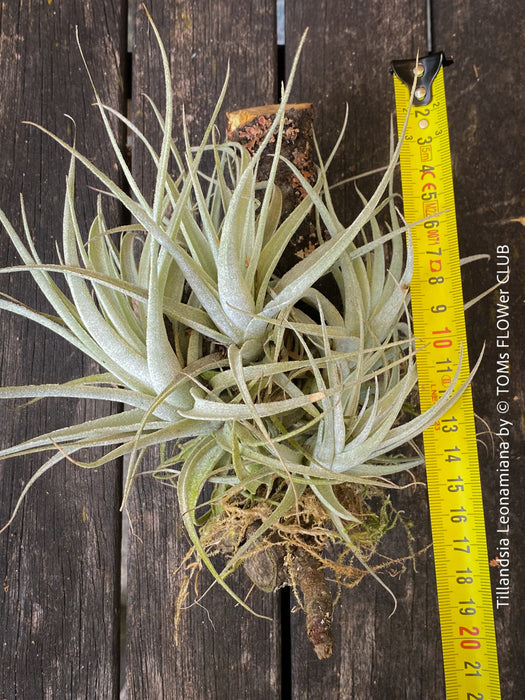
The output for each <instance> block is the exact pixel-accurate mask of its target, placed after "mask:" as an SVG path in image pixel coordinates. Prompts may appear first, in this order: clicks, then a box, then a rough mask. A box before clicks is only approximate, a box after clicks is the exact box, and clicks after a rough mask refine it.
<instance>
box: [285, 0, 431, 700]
mask: <svg viewBox="0 0 525 700" xmlns="http://www.w3.org/2000/svg"><path fill="white" fill-rule="evenodd" d="M286 8H287V14H286V55H287V59H286V63H287V67H288V68H289V66H290V62H291V59H292V56H293V53H294V51H295V48H296V46H297V43H298V39H299V37H300V35H301V33H302V32H303V30H304V28H305V27H306V26H309V28H310V29H309V35H308V39H307V44H306V45H305V48H304V56H303V57H302V59H301V64H300V68H299V73H298V76H297V79H296V81H295V87H294V92H293V97H294V99H295V100H308V101H312V102H313V103H314V105H315V110H316V116H315V121H314V128H315V131H316V135H317V137H318V140H319V142H320V148H321V152H322V154H323V155H324V157H326V156H327V155H328V154H329V152H330V149H331V147H332V145H333V143H334V141H335V138H336V134H337V133H338V131H339V129H340V125H341V124H342V121H343V116H344V110H345V102H348V105H349V126H348V128H347V132H346V136H345V139H344V141H343V145H342V149H341V152H340V154H339V155H338V156H337V158H336V159H335V161H334V164H333V166H332V167H331V173H330V174H331V181H332V182H337V181H338V180H340V179H343V178H347V177H351V176H353V175H356V174H359V173H361V172H365V171H368V170H371V169H373V168H377V167H380V166H381V165H384V164H385V163H386V162H387V160H388V152H389V135H390V125H389V121H390V114H391V113H392V111H393V109H394V96H393V87H392V78H391V76H390V74H389V64H390V61H391V60H392V59H394V58H402V57H406V56H412V55H414V56H415V54H416V51H417V50H418V49H420V50H421V51H422V52H424V51H425V49H426V14H425V2H421V1H419V2H418V1H412V0H409V1H407V2H398V3H395V5H389V6H388V8H386V7H385V6H384V5H383V4H381V3H374V4H370V3H369V4H366V5H364V4H362V3H357V2H351V3H345V4H344V5H340V6H337V8H336V7H335V3H333V2H318V1H316V2H287V3H286ZM377 182H378V176H377V175H376V176H375V177H371V178H366V179H365V180H363V181H360V182H359V187H360V189H362V190H363V191H364V192H365V194H369V193H370V192H371V191H372V188H373V186H374V185H375V184H376V183H377ZM335 192H336V208H337V211H338V212H340V216H341V217H342V219H343V221H347V222H349V221H350V220H351V218H353V217H355V215H356V212H357V211H358V210H359V208H360V204H359V200H358V199H357V197H356V195H355V192H354V191H353V185H350V186H347V187H346V188H341V190H340V191H337V190H336V191H335ZM420 476H421V478H423V477H424V473H421V474H420ZM392 501H393V502H394V504H395V506H396V507H397V508H399V509H402V510H404V511H405V513H406V515H407V517H409V518H410V520H412V521H413V533H414V535H415V537H416V540H415V542H413V543H412V544H413V546H414V549H415V550H416V551H418V550H420V549H423V548H424V547H425V546H426V545H427V544H428V543H429V542H430V541H431V534H430V526H429V519H428V507H427V502H426V492H425V489H424V487H423V486H420V487H418V488H417V489H413V488H410V489H409V490H408V491H404V492H397V493H393V494H392ZM381 551H382V552H383V553H385V554H386V555H388V556H390V557H392V558H393V559H395V558H398V557H402V556H406V555H407V554H408V544H407V540H406V536H405V532H404V530H403V528H401V527H398V528H397V529H396V530H395V531H394V532H391V533H389V534H388V536H387V538H386V539H385V540H384V544H383V545H382V547H381ZM416 565H417V570H418V571H417V573H415V572H414V570H413V568H412V565H411V564H410V562H408V563H407V571H406V572H405V573H404V574H403V575H402V576H401V577H399V578H390V577H389V576H387V575H384V580H385V582H386V583H387V585H388V586H389V587H390V588H391V590H392V592H393V593H394V595H395V596H396V598H397V610H396V612H395V614H394V615H392V617H390V614H391V612H392V609H393V601H392V598H391V597H390V596H389V595H388V593H387V592H386V591H385V590H384V589H383V588H381V587H380V586H379V585H378V583H377V582H375V581H373V580H371V579H365V580H364V581H363V582H362V583H360V584H359V586H358V587H357V588H355V589H352V590H346V591H343V592H342V596H341V599H340V601H339V602H338V604H337V607H336V611H335V614H334V623H335V635H336V643H335V651H334V655H333V657H332V659H329V660H327V661H318V660H317V659H316V658H315V655H314V654H313V652H312V649H311V648H309V646H308V642H307V641H306V640H305V635H304V630H303V620H302V616H301V615H300V614H298V615H294V616H292V656H291V659H292V661H291V665H292V679H291V686H292V697H294V698H301V699H304V698H314V697H330V698H341V699H345V700H346V699H348V700H350V699H351V698H355V699H356V700H357V699H361V698H382V697H392V698H414V699H416V698H423V697H425V698H439V697H443V696H444V684H443V678H442V667H441V664H442V661H441V643H440V633H439V622H438V612H437V599H436V592H435V583H434V570H433V560H432V556H431V553H430V552H426V553H424V554H422V555H420V556H419V557H418V558H417V561H416Z"/></svg>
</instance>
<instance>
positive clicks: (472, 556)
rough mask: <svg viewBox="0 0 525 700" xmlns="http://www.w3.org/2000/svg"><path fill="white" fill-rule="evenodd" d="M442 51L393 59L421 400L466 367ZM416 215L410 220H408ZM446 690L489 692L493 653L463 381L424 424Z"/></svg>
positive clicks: (484, 697)
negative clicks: (451, 401)
mask: <svg viewBox="0 0 525 700" xmlns="http://www.w3.org/2000/svg"><path fill="white" fill-rule="evenodd" d="M443 64H444V55H443V54H442V53H439V54H432V55H430V56H428V57H426V58H422V59H419V61H418V64H417V68H416V61H414V60H411V61H394V62H393V63H392V72H393V74H394V88H395V99H396V110H397V121H398V129H399V133H401V130H402V128H403V124H404V122H405V118H406V115H407V110H408V109H409V107H410V89H411V87H412V84H413V81H414V75H415V72H416V74H417V84H416V91H415V96H414V102H413V105H412V107H410V114H409V117H408V125H407V129H406V132H405V138H404V143H403V146H402V149H401V156H400V161H401V183H402V189H403V206H404V212H405V219H406V221H407V222H408V223H409V224H414V225H413V226H411V232H412V242H413V247H414V275H413V279H412V284H411V301H412V315H413V324H414V334H415V336H416V338H418V344H417V347H418V348H421V349H420V350H419V352H418V354H417V366H418V377H419V393H420V401H421V408H422V410H426V409H428V408H429V407H430V406H431V405H432V404H433V403H435V402H436V401H437V400H438V398H439V397H440V396H441V395H442V394H443V393H444V392H445V391H446V389H447V388H448V387H449V386H450V383H451V380H452V377H453V376H454V374H455V372H456V369H457V367H458V364H459V362H460V361H461V372H460V376H459V379H458V384H457V386H460V385H461V384H462V383H463V382H465V381H466V379H467V377H468V375H469V366H468V356H467V337H466V330H465V314H464V309H463V292H462V285H461V275H460V269H459V250H458V236H457V229H456V214H455V203H454V190H453V183H452V165H451V158H450V144H449V135H448V121H447V110H446V102H445V85H444V80H443ZM416 222H419V223H416ZM424 446H425V461H426V469H427V481H428V497H429V503H430V517H431V523H432V537H433V542H434V558H435V567H436V579H437V590H438V602H439V614H440V621H441V637H442V646H443V662H444V668H445V683H446V689H447V699H448V700H452V699H455V698H458V699H459V700H497V699H499V698H500V697H501V695H500V688H499V673H498V659H497V648H496V636H495V630H494V615H493V608H492V596H491V588H490V578H489V562H488V555H487V543H486V537H485V522H484V516H483V502H482V497H481V483H480V475H479V463H478V454H477V445H476V432H475V426H474V411H473V407H472V395H471V392H470V389H468V390H467V391H466V392H465V393H464V394H463V395H462V397H461V398H460V399H459V400H458V401H457V402H456V403H455V405H454V406H453V408H452V409H451V410H449V411H448V412H447V413H446V414H445V415H444V416H443V417H442V418H441V419H440V420H438V421H436V423H435V424H434V425H433V426H432V427H431V428H429V429H428V430H427V431H426V432H425V434H424Z"/></svg>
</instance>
